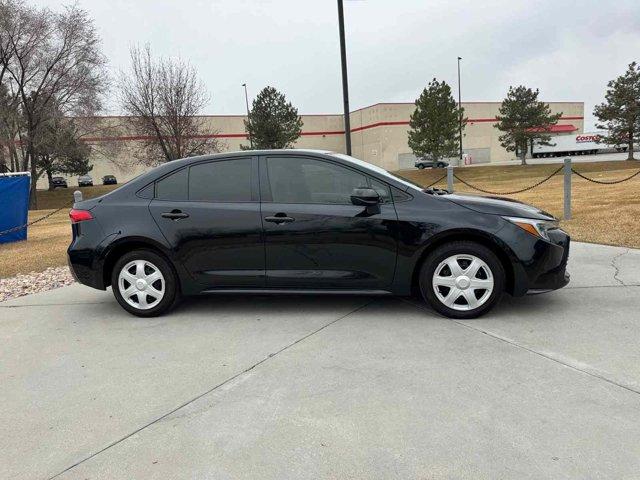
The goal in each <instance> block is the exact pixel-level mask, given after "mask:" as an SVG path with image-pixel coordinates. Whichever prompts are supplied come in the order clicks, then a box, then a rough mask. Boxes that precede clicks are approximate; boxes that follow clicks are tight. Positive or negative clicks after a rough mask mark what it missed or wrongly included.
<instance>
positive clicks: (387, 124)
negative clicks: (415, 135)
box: [83, 116, 584, 143]
mask: <svg viewBox="0 0 640 480" xmlns="http://www.w3.org/2000/svg"><path fill="white" fill-rule="evenodd" d="M560 120H584V117H579V116H575V117H561V118H560ZM497 121H498V120H497V119H496V118H470V119H468V120H467V122H468V123H472V124H473V123H483V122H492V123H493V122H497ZM401 125H409V121H405V120H403V121H397V122H376V123H370V124H368V125H363V126H361V127H354V128H352V129H351V133H356V132H361V131H363V130H369V129H371V128H378V127H395V126H401ZM301 135H302V136H309V137H313V136H322V135H344V130H326V131H311V132H302V133H301ZM153 138H155V137H151V136H143V135H137V136H123V137H87V138H84V139H83V141H85V142H90V143H91V142H113V141H119V142H127V141H142V140H153ZM190 138H198V139H206V138H246V139H248V138H249V137H248V136H247V134H246V133H213V134H210V135H198V136H195V137H190Z"/></svg>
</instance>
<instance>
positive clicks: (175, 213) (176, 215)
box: [160, 210, 189, 220]
mask: <svg viewBox="0 0 640 480" xmlns="http://www.w3.org/2000/svg"><path fill="white" fill-rule="evenodd" d="M160 216H161V217H162V218H169V219H171V220H180V219H181V218H188V217H189V214H188V213H184V212H183V211H182V210H171V211H170V212H164V213H162V214H160Z"/></svg>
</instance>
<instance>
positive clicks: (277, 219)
mask: <svg viewBox="0 0 640 480" xmlns="http://www.w3.org/2000/svg"><path fill="white" fill-rule="evenodd" d="M295 220H296V219H295V218H292V217H288V216H287V215H286V214H284V213H282V214H276V215H274V216H273V217H264V221H265V222H271V223H277V224H280V223H291V222H294V221H295Z"/></svg>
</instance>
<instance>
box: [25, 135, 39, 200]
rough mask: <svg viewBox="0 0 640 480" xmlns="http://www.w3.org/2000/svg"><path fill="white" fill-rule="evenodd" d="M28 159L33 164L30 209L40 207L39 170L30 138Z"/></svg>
mask: <svg viewBox="0 0 640 480" xmlns="http://www.w3.org/2000/svg"><path fill="white" fill-rule="evenodd" d="M27 161H28V162H29V163H30V165H31V188H30V189H29V209H30V210H37V209H38V197H37V195H36V193H37V190H36V184H37V183H38V170H37V168H36V156H35V155H34V151H33V143H31V138H29V144H28V145H27Z"/></svg>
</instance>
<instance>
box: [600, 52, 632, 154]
mask: <svg viewBox="0 0 640 480" xmlns="http://www.w3.org/2000/svg"><path fill="white" fill-rule="evenodd" d="M593 114H594V115H595V116H596V117H597V119H598V120H599V121H600V122H601V123H599V124H597V125H596V126H597V127H598V128H602V129H605V130H607V134H606V135H605V137H604V139H603V141H604V142H605V143H608V144H610V145H625V144H626V145H627V148H628V152H629V157H628V159H629V160H633V159H634V158H633V153H634V146H635V142H638V141H640V66H639V65H638V64H637V63H636V62H632V63H630V64H629V68H628V69H627V71H626V72H625V73H624V75H620V76H619V77H618V78H616V79H614V80H611V81H610V82H609V83H608V84H607V93H606V95H605V101H604V103H601V104H600V105H596V107H595V109H594V110H593Z"/></svg>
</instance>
